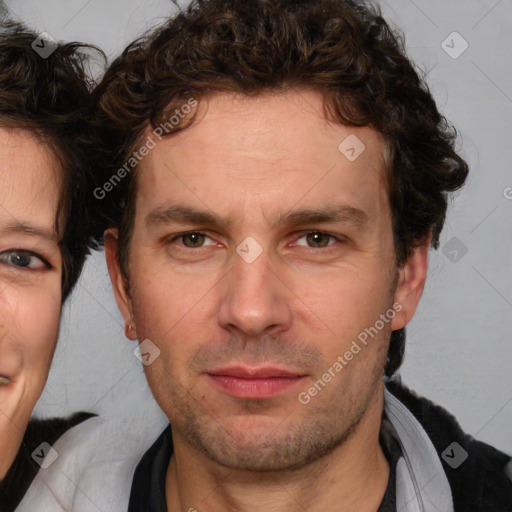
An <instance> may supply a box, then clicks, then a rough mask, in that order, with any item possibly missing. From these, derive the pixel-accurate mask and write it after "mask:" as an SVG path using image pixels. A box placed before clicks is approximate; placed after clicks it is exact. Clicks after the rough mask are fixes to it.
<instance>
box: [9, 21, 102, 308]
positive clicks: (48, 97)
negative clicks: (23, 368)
mask: <svg viewBox="0 0 512 512" xmlns="http://www.w3.org/2000/svg"><path fill="white" fill-rule="evenodd" d="M36 37H37V35H36V34H35V33H33V32H31V31H30V30H28V29H27V28H26V27H24V26H23V25H22V24H20V23H17V22H13V21H9V20H8V19H3V20H2V21H1V22H0V127H3V128H14V129H23V130H27V131H29V132H30V133H32V134H34V135H35V136H36V137H38V138H39V139H40V140H41V141H42V142H43V143H44V144H45V145H46V146H47V147H48V148H49V149H50V150H51V151H52V153H53V154H54V155H55V157H56V160H57V162H58V163H59V167H60V169H59V171H58V172H59V174H58V178H59V180H58V181H59V184H60V197H59V202H58V210H57V215H56V219H55V225H56V229H57V233H60V234H61V238H60V239H59V247H60V250H61V253H62V260H63V272H62V302H64V301H65V300H66V298H67V297H68V295H69V293H70V292H71V290H72V288H73V286H74V285H75V283H76V281H77V279H78V277H79V275H80V272H81V269H82V267H83V264H84V261H85V258H86V256H87V254H88V253H89V250H90V248H93V247H96V246H97V243H96V239H97V238H99V237H98V233H99V231H98V230H99V229H100V224H99V223H98V222H97V220H96V219H97V216H96V215H95V214H94V211H93V205H94V201H93V196H92V189H90V187H91V184H92V183H93V182H94V172H93V166H94V147H95V146H96V143H95V141H94V131H93V130H91V128H90V124H89V121H90V118H91V114H92V112H93V109H92V101H91V91H92V89H93V87H94V83H93V82H92V80H91V78H90V77H89V76H88V74H87V73H86V63H87V62H88V61H89V58H90V52H91V51H92V52H94V53H95V54H97V55H98V56H102V57H103V53H102V52H101V51H100V50H98V49H97V48H94V47H91V46H89V45H82V44H78V43H69V44H59V46H58V47H57V49H55V51H54V52H53V53H52V54H51V55H50V56H49V57H48V58H42V57H41V56H40V55H39V54H38V53H37V52H36V51H35V50H34V49H33V48H32V46H31V45H32V43H33V42H34V40H35V39H36Z"/></svg>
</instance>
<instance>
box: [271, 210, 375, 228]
mask: <svg viewBox="0 0 512 512" xmlns="http://www.w3.org/2000/svg"><path fill="white" fill-rule="evenodd" d="M327 222H331V223H342V222H344V223H349V224H355V225H356V226H357V227H359V228H363V227H364V226H365V225H366V224H367V223H368V215H367V214H366V213H365V212H364V211H363V210H360V209H359V208H355V207H353V206H348V205H341V206H327V207H325V208H322V209H310V208H306V209H302V210H294V211H291V212H288V213H286V214H284V215H283V216H282V217H281V218H280V219H279V222H278V225H289V226H299V225H304V224H320V223H327Z"/></svg>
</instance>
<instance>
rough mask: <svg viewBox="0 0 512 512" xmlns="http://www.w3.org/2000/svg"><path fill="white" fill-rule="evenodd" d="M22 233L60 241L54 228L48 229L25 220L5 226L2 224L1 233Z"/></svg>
mask: <svg viewBox="0 0 512 512" xmlns="http://www.w3.org/2000/svg"><path fill="white" fill-rule="evenodd" d="M13 233H21V234H24V235H29V236H33V237H37V238H44V239H46V240H49V241H51V242H58V237H57V233H56V232H55V231H54V230H53V229H46V228H42V227H38V226H34V225H33V224H28V223H25V222H11V223H9V224H7V225H5V226H0V235H10V234H13Z"/></svg>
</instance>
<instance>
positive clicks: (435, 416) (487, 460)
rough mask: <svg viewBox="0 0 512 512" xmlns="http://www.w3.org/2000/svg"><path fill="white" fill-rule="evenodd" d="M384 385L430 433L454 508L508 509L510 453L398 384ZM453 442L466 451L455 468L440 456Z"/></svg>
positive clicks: (461, 511) (472, 511)
mask: <svg viewBox="0 0 512 512" xmlns="http://www.w3.org/2000/svg"><path fill="white" fill-rule="evenodd" d="M386 386H387V388H388V390H389V391H390V392H391V393H392V394H393V395H395V396H396V397H397V398H398V399H399V400H400V401H401V402H402V403H403V404H404V405H405V406H406V407H407V408H408V409H409V410H410V411H411V412H412V413H413V414H414V416H415V417H416V419H417V420H418V421H419V422H420V423H421V425H422V426H423V428H424V429H425V431H426V433H427V434H428V436H429V437H430V439H431V441H432V444H433V445H434V447H435V448H436V450H437V453H438V454H439V456H440V459H441V462H442V464H443V468H444V470H445V473H446V476H447V478H448V481H449V483H450V487H451V489H452V495H453V501H454V506H455V512H512V481H511V480H510V477H509V476H507V474H506V472H505V471H506V470H505V468H506V466H507V464H509V463H510V462H511V457H510V456H509V455H506V454H504V453H502V452H500V451H498V450H496V449H495V448H493V447H492V446H489V445H488V444H486V443H483V442H481V441H477V440H475V439H474V438H472V437H471V436H470V435H468V434H465V433H464V432H463V431H462V429H461V428H460V426H459V424H458V423H457V420H456V419H455V418H454V417H453V416H452V415H451V414H450V413H448V412H447V411H446V410H445V409H443V408H442V407H439V406H437V405H435V404H434V403H432V402H431V401H429V400H427V399H426V398H422V397H419V396H418V395H416V394H415V393H414V392H413V391H411V390H409V389H407V388H406V387H405V386H403V385H402V384H400V383H398V382H388V383H387V385H386ZM511 435H512V428H511ZM453 442H457V443H459V444H460V445H461V446H462V447H463V448H464V449H465V450H466V451H467V452H468V458H467V459H466V460H465V461H464V462H463V463H462V464H461V465H460V466H459V467H458V468H457V469H453V468H452V467H451V466H450V465H449V464H447V463H446V461H445V460H444V459H443V457H441V454H442V453H443V452H444V451H445V449H446V448H447V447H448V446H449V445H450V444H451V443H453ZM509 467H512V466H509Z"/></svg>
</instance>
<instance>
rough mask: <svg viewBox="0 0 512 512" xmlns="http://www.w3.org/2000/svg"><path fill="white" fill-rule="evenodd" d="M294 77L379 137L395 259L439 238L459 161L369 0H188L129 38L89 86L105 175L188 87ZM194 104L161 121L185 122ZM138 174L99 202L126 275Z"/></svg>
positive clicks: (283, 85) (266, 84)
mask: <svg viewBox="0 0 512 512" xmlns="http://www.w3.org/2000/svg"><path fill="white" fill-rule="evenodd" d="M291 88H294V89H309V90H315V91H318V92H319V93H320V94H321V95H322V97H323V99H324V108H325V115H326V117H327V118H329V119H330V120H334V121H336V122H339V123H342V124H345V125H349V126H371V127H372V128H374V129H375V130H377V131H378V132H380V133H381V134H382V135H383V137H384V139H385V140H386V141H387V143H388V146H389V149H390V159H389V169H388V182H389V183H388V185H389V202H390V208H391V212H392V219H393V233H394V241H395V250H396V260H397V264H398V266H401V265H403V263H404V262H405V261H406V260H407V258H408V256H409V255H410V254H411V252H412V250H413V249H414V248H415V247H417V246H418V245H420V244H422V243H424V242H425V241H426V240H428V237H429V236H430V235H432V245H433V246H434V247H436V248H437V246H438V244H439V234H440V232H441V230H442V227H443V224H444V220H445V215H446V209H447V194H448V193H449V192H453V191H455V190H457V189H459V188H460V187H461V186H462V185H463V184H464V181H465V179H466V176H467V172H468V168H467V164H466V162H465V161H464V160H463V159H462V158H461V157H460V156H458V155H457V153H456V152H455V149H454V146H455V141H456V132H455V130H454V129H453V128H451V127H450V126H449V125H448V123H447V121H446V119H445V118H444V117H443V116H441V115H440V114H439V112H438V110H437V107H436V104H435V102H434V100H433V98H432V96H431V94H430V92H429V90H428V87H427V85H426V83H425V81H424V79H423V78H421V77H420V76H419V74H418V72H417V71H416V70H415V68H414V66H413V64H412V63H411V62H410V60H409V59H408V58H407V56H406V52H405V49H404V43H403V38H402V36H401V35H400V34H398V33H396V32H395V31H394V30H392V29H391V28H390V27H389V25H388V24H387V23H386V22H385V21H384V19H383V18H382V17H381V13H380V11H379V9H378V8H376V7H372V6H369V5H368V4H364V3H361V2H359V3H356V2H353V1H351V0H251V1H250V2H248V1H247V0H196V1H195V2H194V3H193V4H191V5H190V6H189V7H188V8H187V9H186V10H185V11H182V12H180V13H179V14H178V15H177V16H175V17H174V18H172V19H170V20H169V21H168V22H167V23H166V24H164V25H163V26H162V27H160V28H158V29H157V30H155V31H154V32H152V33H149V34H147V35H145V36H144V37H142V38H140V39H138V40H137V41H135V42H133V43H132V44H131V45H129V46H128V47H127V48H126V50H125V51H124V52H123V54H122V55H121V56H120V57H119V58H117V59H116V60H115V61H114V62H113V63H112V65H111V66H110V68H109V70H108V71H107V73H106V74H105V76H104V79H103V81H102V83H101V84H100V86H99V87H98V89H97V90H96V91H95V95H96V98H97V99H96V101H97V102H98V112H97V116H96V119H95V124H96V127H97V129H98V130H99V132H100V133H101V138H102V140H103V150H104V157H106V158H107V160H108V162H109V164H108V166H107V167H106V169H107V174H106V175H105V176H104V177H103V178H102V179H103V183H106V182H107V181H108V179H109V178H108V176H113V175H114V174H115V172H116V169H119V168H120V167H121V166H122V165H123V163H125V162H126V161H127V160H128V159H129V158H130V155H131V154H132V151H133V149H134V148H135V147H136V145H137V144H138V143H140V140H141V137H142V136H143V134H144V133H145V130H146V129H147V128H148V125H150V126H152V127H153V128H156V127H158V126H159V125H160V124H161V123H162V122H165V120H168V119H169V117H170V116H172V115H173V112H175V111H176V108H178V107H180V106H181V105H183V104H184V103H185V102H186V100H187V98H194V99H195V100H197V101H201V100H206V99H207V98H208V97H209V96H211V95H213V94H215V93H218V92H233V93H242V94H245V95H257V94H261V93H265V92H272V91H283V90H288V89H291ZM195 113H197V109H196V111H195ZM195 113H193V114H192V115H191V116H185V118H184V119H182V120H180V122H179V123H177V124H176V125H175V126H169V127H168V129H167V128H166V131H167V133H168V134H171V133H176V132H178V131H180V130H182V129H184V128H185V127H187V126H190V125H191V124H192V123H193V122H194V116H195ZM167 124H168V125H169V123H167ZM125 174H126V172H125V173H124V174H123V176H124V175H125ZM135 176H136V173H135V172H132V173H129V174H128V175H127V177H125V178H124V179H123V180H119V182H116V183H115V184H114V185H115V186H113V187H110V189H111V193H109V194H108V195H106V194H104V195H105V197H104V200H103V207H102V209H103V212H104V214H105V216H106V219H107V223H108V225H109V226H114V227H118V229H119V247H120V250H119V261H120V264H121V268H122V269H123V270H124V272H125V275H126V268H127V267H126V262H127V257H128V251H129V244H130V236H131V231H132V227H133V219H134V204H135V194H136V179H135ZM100 185H101V184H100V183H98V186H100ZM96 190H100V189H99V188H98V189H96ZM404 347H405V330H404V329H402V330H398V331H394V332H393V333H392V336H391V341H390V348H389V352H388V361H387V365H386V370H385V371H386V375H388V376H390V375H392V374H394V373H395V372H396V371H397V369H398V368H399V367H400V365H401V363H402V360H403V355H404Z"/></svg>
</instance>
